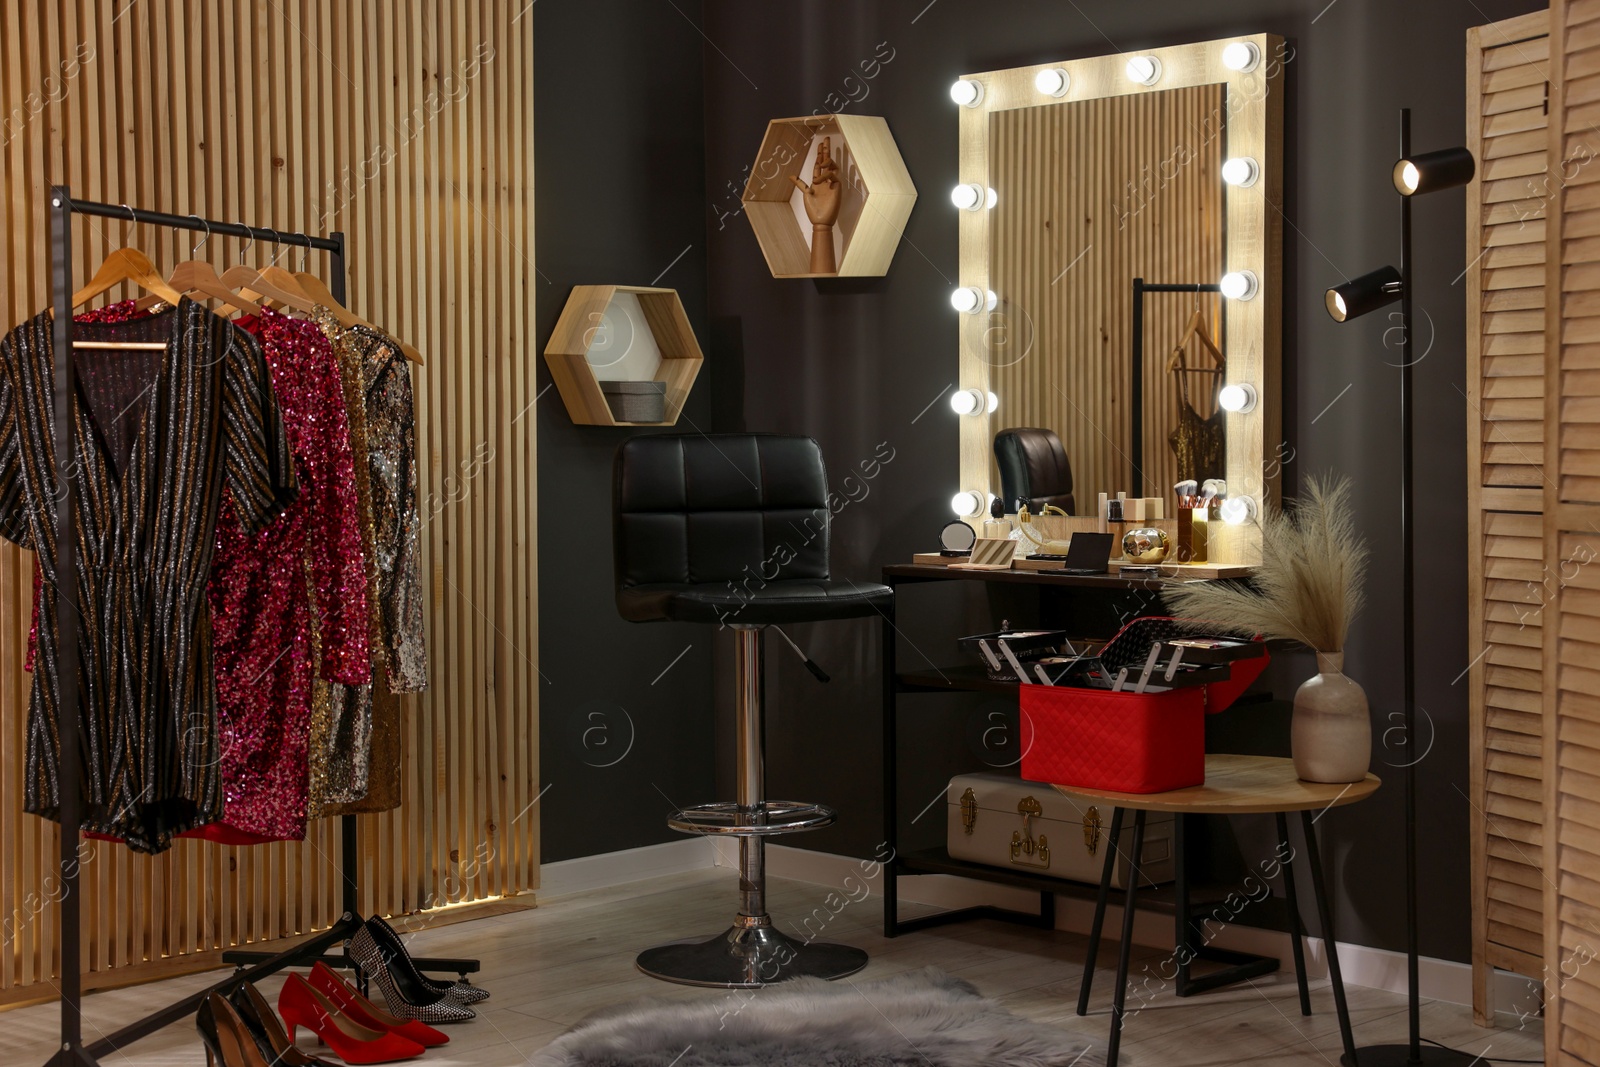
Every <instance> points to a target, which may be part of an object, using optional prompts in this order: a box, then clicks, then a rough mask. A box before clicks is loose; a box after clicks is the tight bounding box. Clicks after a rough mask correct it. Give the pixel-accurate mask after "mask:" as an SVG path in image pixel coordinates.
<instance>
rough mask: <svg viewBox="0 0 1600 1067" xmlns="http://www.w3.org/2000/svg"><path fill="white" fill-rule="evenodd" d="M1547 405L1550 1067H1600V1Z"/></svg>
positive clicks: (1589, 49) (1566, 85) (1583, 54)
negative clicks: (1598, 228)
mask: <svg viewBox="0 0 1600 1067" xmlns="http://www.w3.org/2000/svg"><path fill="white" fill-rule="evenodd" d="M1550 42H1551V47H1550V52H1551V55H1550V69H1551V75H1550V83H1551V93H1550V130H1549V157H1548V160H1549V168H1550V171H1551V173H1552V174H1553V175H1557V176H1559V179H1560V180H1559V181H1553V182H1552V183H1551V186H1552V192H1551V199H1550V201H1549V204H1548V206H1547V209H1546V219H1547V221H1546V226H1545V231H1546V239H1547V243H1546V251H1547V260H1546V290H1545V291H1546V293H1547V302H1546V309H1545V310H1546V319H1545V380H1546V382H1548V383H1549V384H1550V385H1551V388H1548V389H1546V391H1545V397H1544V421H1545V441H1544V445H1545V451H1544V454H1545V461H1544V478H1543V485H1542V489H1543V495H1544V524H1543V525H1544V560H1545V567H1544V569H1543V580H1542V590H1543V595H1544V601H1545V603H1544V622H1545V625H1544V628H1543V630H1544V641H1543V658H1542V665H1543V668H1544V677H1545V686H1544V694H1543V696H1544V723H1543V726H1544V733H1543V742H1544V751H1543V753H1542V769H1543V773H1544V782H1543V786H1544V789H1543V801H1544V870H1545V878H1544V881H1543V885H1542V887H1541V888H1542V890H1543V898H1544V899H1543V904H1544V964H1545V968H1544V971H1543V974H1544V976H1545V982H1544V993H1545V1062H1546V1063H1549V1064H1551V1065H1553V1067H1554V1065H1570V1064H1590V1065H1593V1064H1600V967H1597V966H1596V964H1595V959H1596V957H1597V956H1600V670H1597V667H1596V665H1597V664H1600V566H1596V565H1595V564H1596V561H1597V560H1600V382H1597V381H1596V380H1595V378H1596V370H1595V368H1596V367H1597V366H1600V346H1597V345H1596V343H1595V342H1596V341H1597V339H1600V271H1597V268H1596V265H1595V264H1596V261H1597V259H1600V256H1597V254H1596V253H1597V251H1600V249H1597V247H1596V241H1595V238H1594V237H1593V236H1591V235H1592V234H1593V232H1594V230H1593V224H1592V222H1591V219H1592V215H1591V212H1592V211H1593V210H1594V208H1595V207H1596V205H1597V204H1600V167H1596V166H1595V161H1596V156H1597V155H1600V132H1597V130H1596V126H1595V119H1596V118H1597V117H1600V115H1597V114H1596V110H1595V104H1594V103H1593V101H1594V100H1595V99H1596V78H1595V72H1596V71H1600V0H1556V2H1555V3H1553V4H1552V5H1551V8H1550Z"/></svg>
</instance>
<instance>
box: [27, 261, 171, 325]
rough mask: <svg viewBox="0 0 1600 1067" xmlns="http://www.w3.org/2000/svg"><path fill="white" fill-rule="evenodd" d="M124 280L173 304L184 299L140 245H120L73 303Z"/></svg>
mask: <svg viewBox="0 0 1600 1067" xmlns="http://www.w3.org/2000/svg"><path fill="white" fill-rule="evenodd" d="M122 282H132V283H133V284H134V285H137V286H138V287H139V288H141V289H143V290H145V291H146V292H149V293H151V294H153V295H154V296H156V297H158V298H160V299H162V300H165V301H166V302H167V303H169V304H172V305H174V306H175V305H176V304H177V303H178V301H179V300H180V299H182V297H181V296H179V294H178V291H177V290H176V289H174V288H173V287H172V286H170V285H168V284H167V283H166V282H164V281H162V280H161V275H160V274H159V273H158V272H157V271H156V265H155V264H154V263H151V262H150V257H149V256H147V255H145V254H144V253H143V252H141V251H139V250H138V249H137V248H119V249H117V250H116V251H115V252H113V253H111V254H110V255H109V256H107V257H106V259H105V262H104V263H102V264H100V269H99V270H97V271H95V272H94V277H93V278H90V279H89V284H88V285H86V286H84V287H83V288H82V289H79V290H78V291H77V292H75V293H73V294H72V306H73V307H74V308H80V307H82V306H83V305H85V304H87V303H88V302H89V301H91V300H93V299H94V298H95V297H97V296H99V295H100V294H101V293H103V292H105V291H106V290H108V289H110V288H112V287H114V286H116V285H118V284H120V283H122ZM50 314H51V315H52V316H53V315H54V314H55V309H54V308H52V309H51V311H50Z"/></svg>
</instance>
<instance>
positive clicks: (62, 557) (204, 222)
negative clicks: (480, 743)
mask: <svg viewBox="0 0 1600 1067" xmlns="http://www.w3.org/2000/svg"><path fill="white" fill-rule="evenodd" d="M46 208H47V211H48V214H49V216H50V266H51V269H50V284H51V287H52V291H53V294H54V295H53V298H52V304H53V307H54V309H55V322H54V331H55V332H54V337H53V342H52V344H53V348H54V351H53V353H52V355H53V358H54V374H55V396H54V397H53V400H54V407H53V410H52V412H51V424H52V425H51V429H52V434H53V437H54V447H55V464H56V470H58V471H75V470H77V463H76V458H75V456H74V452H75V447H76V440H75V439H76V435H75V434H73V433H72V432H71V427H72V416H73V403H74V396H75V393H76V385H75V383H74V380H73V376H74V367H73V360H72V335H73V324H72V293H73V282H72V216H73V215H95V216H99V217H101V218H109V219H121V220H124V221H127V222H139V223H148V224H150V225H155V226H170V227H172V228H174V229H178V230H190V231H194V232H199V231H201V230H204V231H205V232H206V233H207V234H211V235H220V236H224V237H247V238H250V239H252V240H255V241H263V242H266V243H268V244H282V245H293V246H297V247H302V248H305V249H307V250H309V249H313V248H315V249H320V250H322V251H324V252H327V253H328V260H329V266H330V268H331V274H332V279H331V282H332V284H331V285H330V286H329V290H330V291H331V292H332V293H333V297H334V299H335V300H337V301H338V302H339V303H341V304H343V303H344V301H345V242H344V234H343V233H339V232H334V233H331V234H329V235H328V236H326V237H314V236H312V235H310V234H304V233H291V232H287V231H284V230H277V229H273V228H272V227H269V226H262V227H254V226H246V225H244V224H242V223H237V222H217V221H214V220H210V219H202V218H200V217H199V216H196V215H174V214H171V213H169V212H165V211H149V210H145V209H143V208H134V207H128V206H127V205H125V204H102V203H97V202H95V201H90V200H73V199H72V196H71V194H70V192H69V191H68V188H67V186H65V185H57V186H52V187H51V189H50V198H49V201H48V203H47V205H46ZM68 477H69V478H70V477H72V476H71V475H68ZM77 552H78V541H77V499H76V497H75V495H74V494H73V493H72V492H71V491H70V489H69V491H67V492H63V493H62V494H61V499H60V501H59V502H58V503H57V506H56V570H57V584H56V618H57V619H58V620H60V621H59V628H60V633H59V636H58V643H59V652H60V655H59V660H58V662H59V665H60V671H61V695H60V708H61V714H60V716H59V718H60V722H59V723H58V724H57V728H58V730H59V732H60V744H61V771H60V789H61V806H60V819H61V852H60V875H61V883H60V884H61V887H62V889H61V898H60V902H59V905H58V908H57V914H58V916H59V922H60V945H61V981H60V985H59V989H60V993H61V1044H60V1047H59V1048H58V1049H57V1051H56V1053H55V1054H54V1055H53V1056H51V1057H50V1060H49V1061H48V1063H47V1064H46V1065H45V1067H81V1065H96V1067H97V1065H98V1064H99V1062H100V1060H101V1058H102V1057H104V1056H106V1055H108V1054H110V1053H113V1052H115V1051H117V1050H118V1049H120V1048H121V1047H122V1046H124V1045H126V1044H129V1043H130V1042H133V1041H137V1040H139V1039H140V1038H142V1037H147V1036H149V1035H150V1034H153V1033H155V1032H156V1031H157V1030H160V1029H162V1028H164V1027H166V1026H170V1025H171V1024H172V1023H175V1022H177V1021H179V1020H180V1019H183V1018H186V1017H188V1016H191V1015H193V1014H194V1013H195V1012H196V1011H197V1010H199V1007H200V1005H201V1003H202V1002H204V1000H205V999H206V997H207V996H208V995H210V994H211V993H212V992H213V991H215V990H217V989H220V988H222V987H224V986H231V985H233V984H234V983H235V982H237V981H239V980H240V979H244V980H247V981H254V980H256V979H258V978H264V977H266V976H267V975H270V974H273V973H275V972H277V971H281V970H283V969H284V968H286V967H293V966H296V965H300V966H305V965H309V964H311V963H312V962H314V961H316V960H319V959H323V958H324V954H325V953H326V952H327V950H328V949H329V948H331V947H332V946H334V945H335V944H338V943H340V942H343V941H347V940H348V939H349V938H350V937H352V936H353V935H354V934H355V932H356V930H357V929H359V928H360V926H361V923H362V919H361V917H360V908H359V900H358V896H359V894H358V892H357V883H356V872H357V870H358V868H359V866H360V858H359V856H358V855H357V853H356V817H355V816H354V815H344V816H341V817H340V826H341V833H342V838H343V840H342V851H341V856H340V878H341V881H342V882H343V906H344V913H343V914H342V915H341V916H340V917H339V919H338V920H337V921H336V922H335V923H334V924H333V925H332V926H331V927H329V928H328V929H327V930H325V931H323V932H322V933H320V934H316V935H315V936H313V937H311V938H308V939H307V940H305V941H302V942H300V943H299V944H297V945H295V946H293V947H292V948H288V949H285V950H283V951H282V952H277V953H266V952H248V951H237V950H235V951H228V952H224V953H223V956H222V960H223V963H225V964H228V963H231V964H234V965H235V968H236V970H235V971H234V974H233V975H232V976H231V977H229V978H228V979H226V980H224V981H223V982H220V983H218V984H217V985H214V986H211V987H208V988H206V989H204V990H202V991H201V992H199V993H195V994H192V995H191V996H187V997H184V998H183V999H182V1000H179V1001H177V1002H176V1003H174V1004H170V1005H168V1006H167V1007H165V1008H162V1009H160V1010H159V1011H156V1012H153V1013H151V1014H150V1015H147V1016H145V1017H144V1018H143V1019H140V1020H138V1021H137V1022H133V1023H129V1024H128V1025H127V1026H124V1027H122V1028H121V1029H119V1030H117V1031H116V1032H115V1033H112V1034H110V1035H108V1036H106V1037H103V1038H101V1039H100V1040H98V1041H95V1042H93V1043H91V1044H88V1045H85V1044H84V1043H83V975H82V973H81V972H80V971H79V964H78V961H79V959H80V958H81V956H82V937H81V933H82V921H81V920H82V907H83V898H82V894H81V893H80V892H79V889H78V873H79V871H78V866H79V861H78V846H79V841H80V833H79V824H80V823H81V822H82V821H83V811H82V799H83V795H82V788H83V773H84V771H83V765H82V758H83V754H82V751H81V750H80V746H79V730H78V725H79V717H80V716H79V705H78V656H79V640H80V634H79V627H78V612H77V601H78V566H77ZM69 709H70V713H69ZM327 959H328V962H329V963H331V964H334V965H337V966H348V965H349V961H348V959H347V958H346V957H345V956H343V955H340V956H332V957H327ZM416 963H417V965H418V967H420V968H421V969H423V970H428V971H445V972H452V971H453V972H455V973H456V974H459V975H461V976H462V977H465V976H466V975H467V974H468V973H470V972H474V971H477V970H478V961H477V960H466V959H419V960H417V961H416Z"/></svg>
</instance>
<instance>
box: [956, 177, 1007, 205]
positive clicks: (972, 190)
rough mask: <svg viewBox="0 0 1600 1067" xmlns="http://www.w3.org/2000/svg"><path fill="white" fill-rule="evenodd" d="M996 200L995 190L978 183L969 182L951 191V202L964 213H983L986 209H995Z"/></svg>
mask: <svg viewBox="0 0 1600 1067" xmlns="http://www.w3.org/2000/svg"><path fill="white" fill-rule="evenodd" d="M996 199H997V197H996V196H995V191H994V190H993V189H989V188H987V187H985V186H982V185H979V184H978V183H977V182H968V183H966V184H965V185H958V186H956V187H955V188H954V189H951V190H950V202H951V203H952V204H954V205H955V206H956V207H958V208H960V209H961V210H962V211H981V210H983V209H984V208H986V207H994V203H995V200H996Z"/></svg>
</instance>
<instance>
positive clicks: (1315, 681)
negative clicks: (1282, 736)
mask: <svg viewBox="0 0 1600 1067" xmlns="http://www.w3.org/2000/svg"><path fill="white" fill-rule="evenodd" d="M1289 737H1290V741H1289V746H1290V751H1291V752H1292V753H1293V755H1294V769H1295V773H1296V774H1298V775H1299V776H1300V777H1301V778H1302V779H1303V780H1305V781H1307V782H1359V781H1361V779H1362V778H1364V777H1366V774H1367V766H1368V765H1369V764H1370V763H1371V762H1372V719H1371V718H1370V717H1369V716H1368V714H1367V694H1366V691H1365V690H1363V689H1362V688H1361V686H1360V685H1358V684H1356V683H1355V682H1353V681H1351V680H1350V679H1349V678H1347V677H1345V675H1344V653H1343V652H1318V653H1317V674H1316V676H1315V677H1313V678H1310V679H1308V680H1307V681H1306V683H1305V684H1304V685H1302V686H1301V687H1300V688H1299V690H1298V691H1297V692H1296V693H1295V695H1294V719H1293V720H1292V722H1291V725H1290V731H1289Z"/></svg>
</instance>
